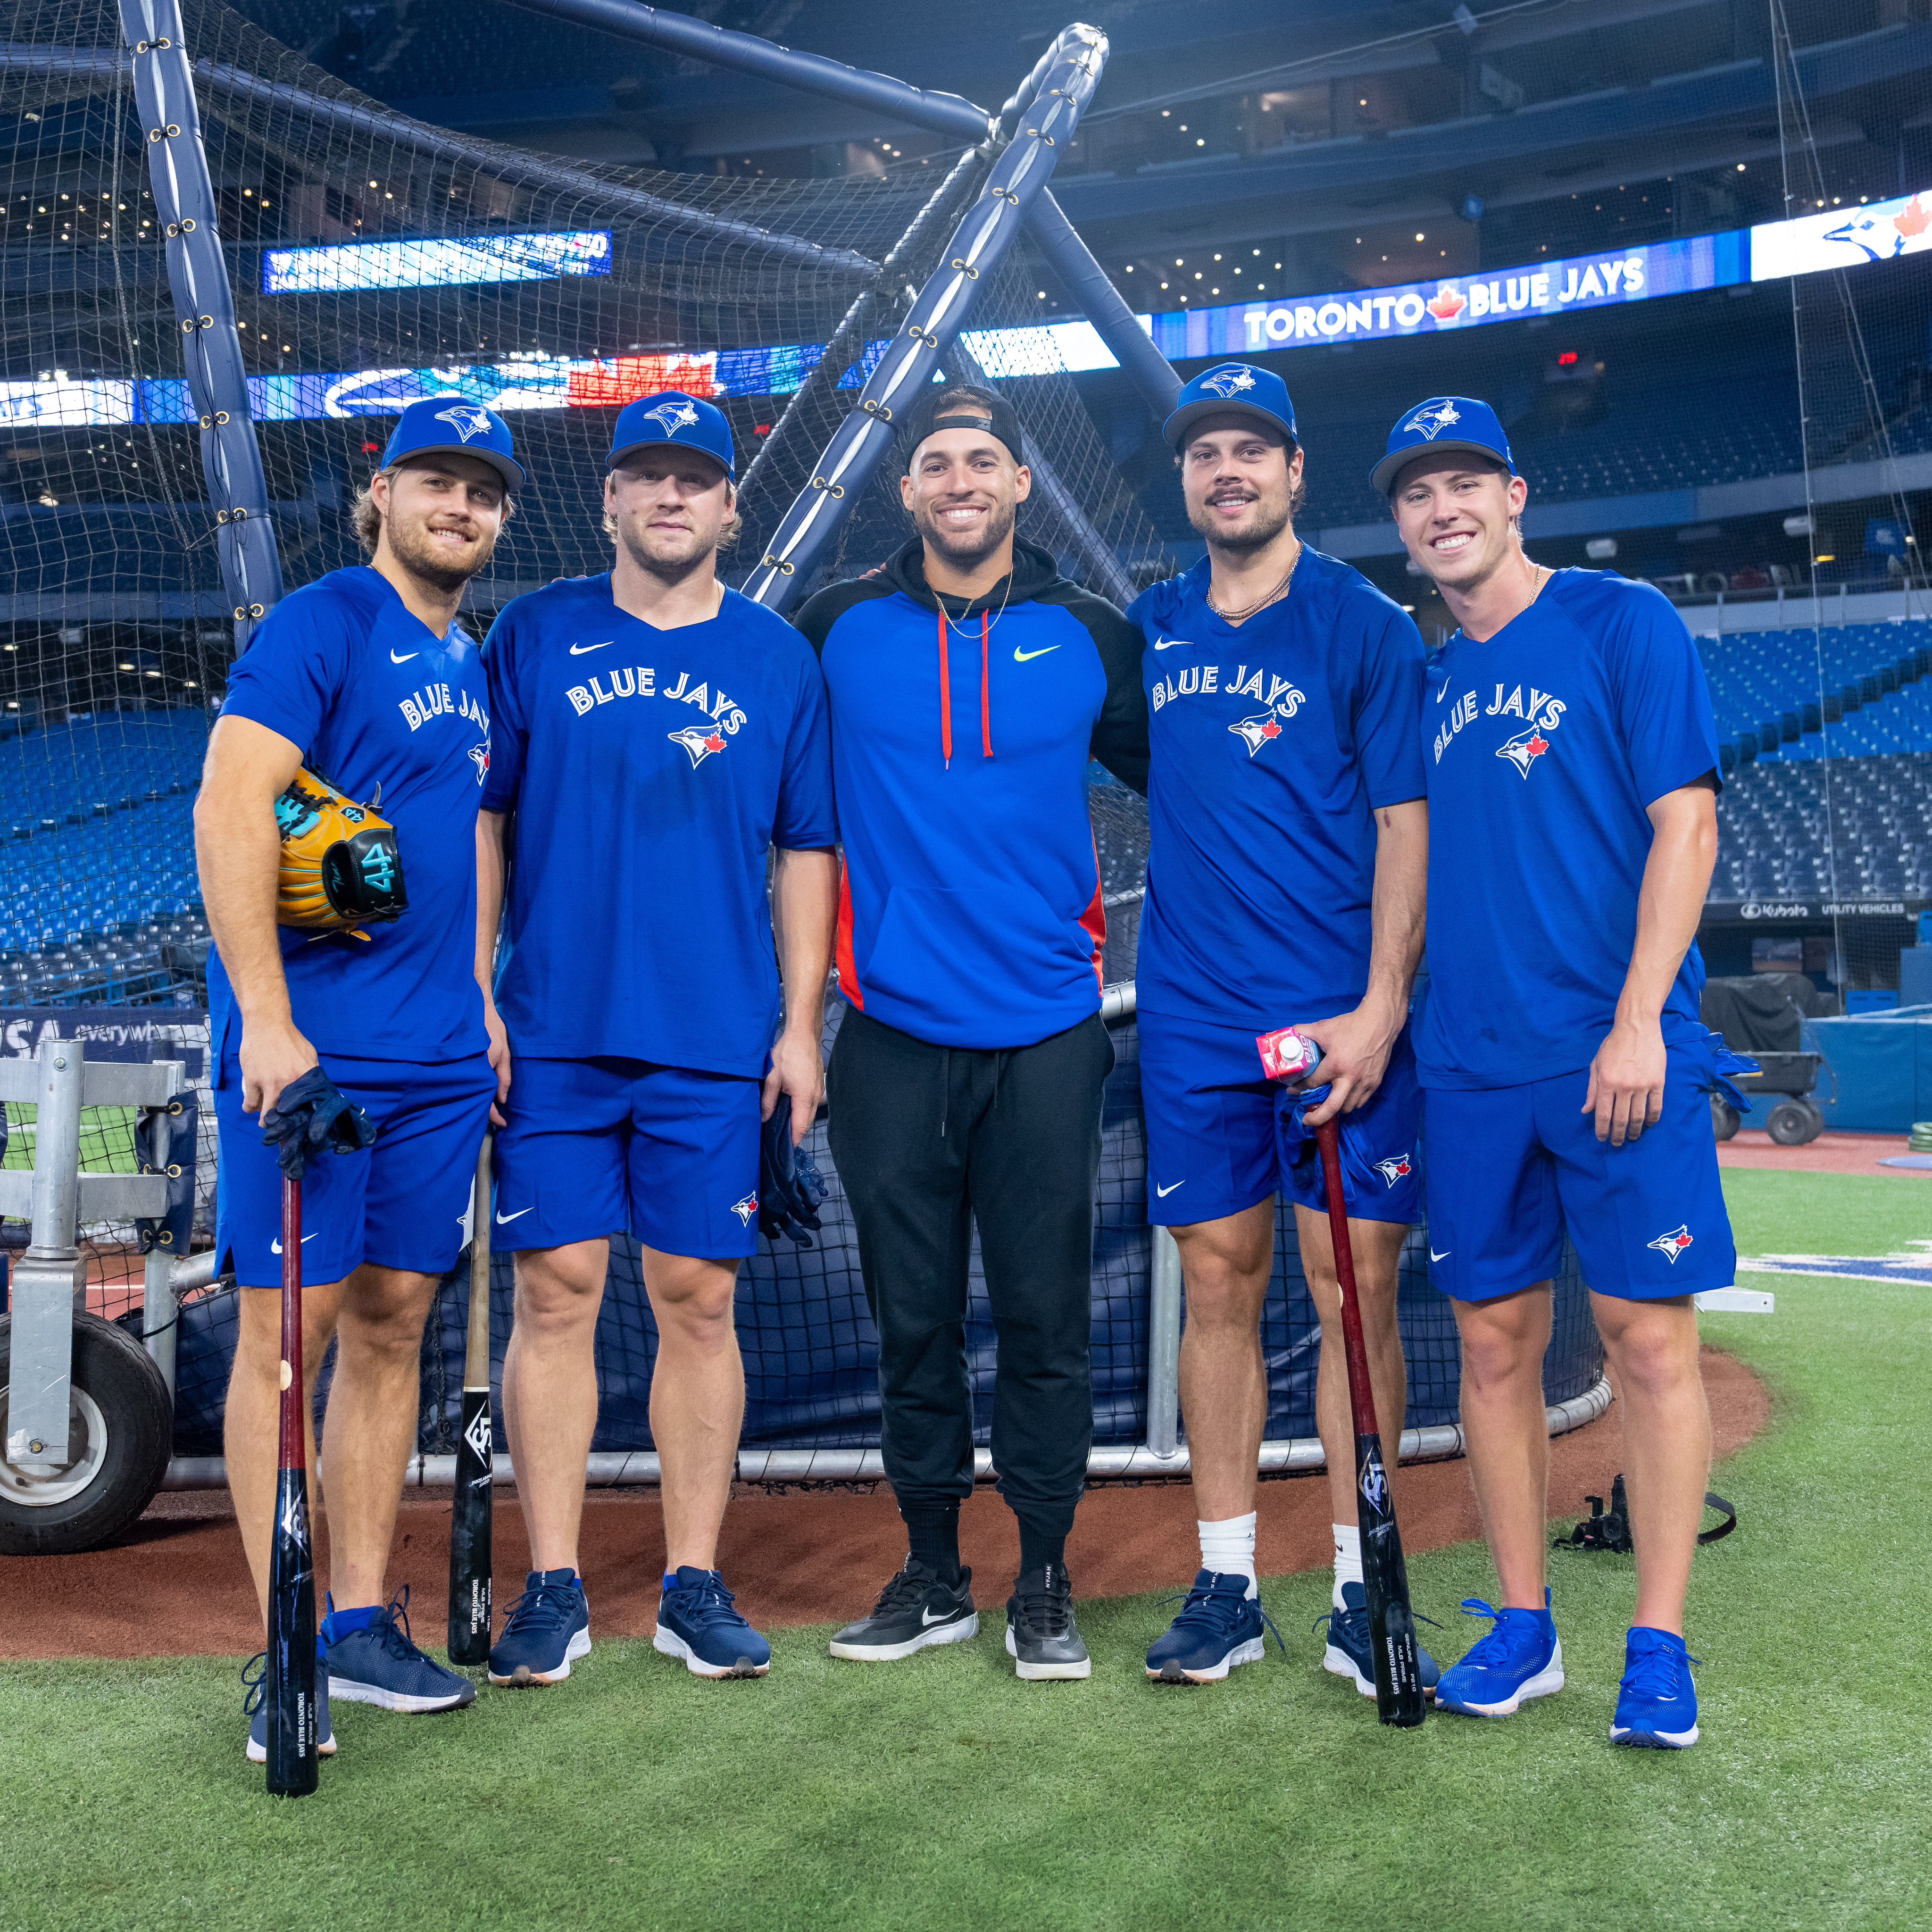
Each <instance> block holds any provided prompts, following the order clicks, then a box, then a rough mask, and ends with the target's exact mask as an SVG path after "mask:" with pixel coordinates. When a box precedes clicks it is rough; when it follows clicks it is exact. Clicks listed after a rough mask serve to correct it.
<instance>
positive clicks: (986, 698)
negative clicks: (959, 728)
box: [939, 604, 993, 769]
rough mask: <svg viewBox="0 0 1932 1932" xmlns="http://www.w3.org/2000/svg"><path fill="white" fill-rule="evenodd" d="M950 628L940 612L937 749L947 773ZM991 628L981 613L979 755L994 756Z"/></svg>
mask: <svg viewBox="0 0 1932 1932" xmlns="http://www.w3.org/2000/svg"><path fill="white" fill-rule="evenodd" d="M952 628H953V626H952V625H951V623H950V622H949V621H948V619H947V615H946V607H945V606H944V604H941V606H940V610H939V748H940V750H941V752H942V753H943V754H944V756H945V759H946V763H947V766H948V768H949V769H950V767H951V766H952V763H953V678H952V673H951V670H950V665H949V664H948V661H947V652H946V634H947V631H950V630H951V629H952ZM992 755H993V671H992V624H991V622H989V619H988V618H987V616H986V612H985V611H983V610H982V611H981V612H980V756H981V757H983V758H990V757H992Z"/></svg>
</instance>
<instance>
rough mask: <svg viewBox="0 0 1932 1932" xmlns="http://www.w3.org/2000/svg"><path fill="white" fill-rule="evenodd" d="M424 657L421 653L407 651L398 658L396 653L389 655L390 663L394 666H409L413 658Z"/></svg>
mask: <svg viewBox="0 0 1932 1932" xmlns="http://www.w3.org/2000/svg"><path fill="white" fill-rule="evenodd" d="M421 656H422V652H420V651H405V652H404V653H403V655H401V657H398V656H397V655H396V654H395V652H394V651H392V652H390V653H389V661H390V663H392V664H407V663H408V662H409V661H410V658H416V657H421Z"/></svg>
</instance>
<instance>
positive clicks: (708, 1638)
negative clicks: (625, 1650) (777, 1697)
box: [651, 1563, 772, 1677]
mask: <svg viewBox="0 0 1932 1932" xmlns="http://www.w3.org/2000/svg"><path fill="white" fill-rule="evenodd" d="M651 1648H652V1649H653V1650H657V1651H661V1652H662V1653H663V1654H664V1655H665V1656H666V1657H681V1658H683V1659H684V1666H685V1669H686V1670H688V1671H690V1672H691V1673H692V1675H693V1676H697V1677H762V1676H764V1674H765V1673H766V1671H768V1670H770V1668H771V1667H772V1647H771V1646H770V1645H769V1644H768V1643H766V1641H765V1640H764V1639H763V1637H760V1636H759V1634H757V1631H754V1629H752V1628H751V1625H749V1624H748V1623H747V1622H745V1619H743V1618H742V1617H741V1616H739V1614H738V1612H737V1609H736V1600H735V1599H734V1598H733V1596H732V1595H731V1592H730V1591H729V1590H727V1589H725V1587H724V1577H722V1576H721V1575H720V1574H719V1573H718V1571H715V1570H694V1569H693V1568H691V1565H689V1564H688V1563H686V1564H683V1565H680V1566H679V1569H678V1572H677V1574H676V1577H674V1578H673V1580H671V1581H670V1583H668V1584H667V1586H666V1587H665V1589H664V1597H663V1599H662V1601H661V1602H660V1603H659V1604H658V1629H657V1634H656V1636H655V1637H652V1639H651Z"/></svg>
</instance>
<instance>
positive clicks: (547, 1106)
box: [490, 1058, 761, 1261]
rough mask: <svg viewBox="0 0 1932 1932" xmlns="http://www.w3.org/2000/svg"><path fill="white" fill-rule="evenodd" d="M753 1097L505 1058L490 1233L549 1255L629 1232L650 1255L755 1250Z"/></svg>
mask: <svg viewBox="0 0 1932 1932" xmlns="http://www.w3.org/2000/svg"><path fill="white" fill-rule="evenodd" d="M760 1091H761V1083H760V1082H758V1081H757V1080H753V1079H745V1078H742V1077H741V1076H736V1075H733V1074H728V1073H696V1072H694V1071H693V1070H691V1069H690V1068H688V1067H659V1066H656V1065H654V1064H652V1063H651V1062H650V1061H643V1060H622V1059H616V1058H598V1059H592V1060H535V1059H529V1058H521V1059H515V1060H513V1061H511V1067H510V1097H509V1100H508V1104H507V1105H506V1106H505V1108H504V1109H503V1113H504V1118H505V1121H506V1122H507V1123H508V1124H507V1125H505V1127H502V1128H501V1129H499V1130H498V1133H497V1135H496V1220H495V1223H494V1224H493V1226H492V1227H491V1229H490V1235H491V1238H493V1241H495V1243H496V1246H497V1247H499V1248H508V1249H511V1250H523V1249H525V1248H560V1247H563V1246H565V1244H567V1243H568V1242H571V1241H598V1240H601V1238H604V1236H606V1235H610V1234H613V1233H615V1232H616V1231H617V1230H619V1229H628V1230H629V1231H630V1232H631V1233H632V1234H633V1235H635V1236H636V1237H637V1239H638V1240H639V1241H642V1242H643V1244H644V1245H645V1246H646V1247H651V1248H655V1249H656V1250H658V1253H660V1254H667V1255H690V1256H699V1257H701V1258H703V1259H706V1260H709V1261H733V1260H742V1259H743V1258H744V1257H745V1256H747V1255H750V1254H754V1253H757V1246H758V1128H759V1114H758V1107H759V1095H760Z"/></svg>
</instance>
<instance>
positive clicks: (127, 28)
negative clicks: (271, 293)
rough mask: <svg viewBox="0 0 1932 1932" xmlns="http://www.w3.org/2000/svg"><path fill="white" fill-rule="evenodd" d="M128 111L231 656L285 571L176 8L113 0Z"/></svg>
mask: <svg viewBox="0 0 1932 1932" xmlns="http://www.w3.org/2000/svg"><path fill="white" fill-rule="evenodd" d="M120 12H121V37H122V39H123V40H124V41H125V43H126V44H127V48H128V49H129V51H130V53H131V54H132V55H133V82H134V99H135V102H136V105H137V107H139V110H140V115H141V122H142V127H144V128H145V130H146V133H147V137H148V142H147V145H148V186H149V187H150V189H151V191H152V193H153V195H154V213H155V217H156V219H157V220H158V221H159V222H160V224H161V229H162V233H163V234H164V235H165V236H166V239H167V263H168V287H169V290H171V292H172V294H173V296H174V308H175V320H176V321H177V322H178V323H179V324H180V325H181V358H182V361H183V362H184V364H185V365H186V368H187V388H188V395H189V398H190V401H191V402H192V404H193V409H194V413H195V419H196V422H198V423H199V425H200V428H201V468H202V475H203V476H204V477H205V478H206V480H207V484H208V501H209V502H211V504H213V505H214V520H215V523H216V525H217V531H216V538H215V541H216V545H217V550H218V551H219V553H220V559H221V580H222V583H223V586H225V587H226V590H227V592H228V601H229V608H230V610H231V612H232V613H233V618H234V622H235V649H236V653H237V655H239V654H240V653H241V652H243V651H245V650H246V649H248V640H249V637H250V636H251V634H253V632H254V628H255V626H256V625H257V624H258V623H260V622H261V620H262V619H263V617H265V616H266V615H267V614H268V613H269V611H271V610H273V609H274V608H275V606H276V604H278V603H280V602H281V598H282V560H281V554H280V553H279V551H278V549H277V547H276V544H275V525H274V523H272V521H271V520H270V518H269V480H268V477H267V475H266V473H265V472H264V471H263V467H262V449H261V445H260V443H258V442H257V440H256V437H255V423H254V417H253V416H251V414H250V413H249V407H248V370H247V368H246V367H245V365H244V364H243V362H242V335H241V332H240V330H239V329H238V328H237V326H236V320H235V292H234V290H233V288H231V287H229V281H228V264H227V263H226V261H225V260H223V257H222V253H221V241H220V236H219V235H218V234H217V233H216V230H215V225H214V217H215V200H214V184H213V182H212V181H211V180H210V179H209V178H208V154H207V151H206V149H205V148H203V146H202V139H201V116H200V115H199V112H198V111H197V110H196V107H195V99H194V74H193V69H192V68H190V65H189V64H188V58H187V49H186V48H185V47H184V46H183V45H182V44H181V7H180V5H179V0H120Z"/></svg>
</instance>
